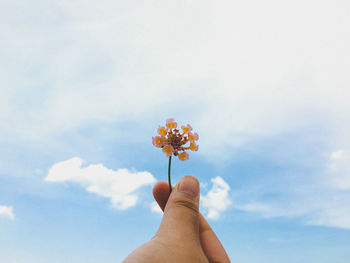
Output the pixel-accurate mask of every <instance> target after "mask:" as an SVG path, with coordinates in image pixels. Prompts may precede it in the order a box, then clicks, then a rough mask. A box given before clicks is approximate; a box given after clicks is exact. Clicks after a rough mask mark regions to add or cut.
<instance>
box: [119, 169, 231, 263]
mask: <svg viewBox="0 0 350 263" xmlns="http://www.w3.org/2000/svg"><path fill="white" fill-rule="evenodd" d="M153 195H154V198H155V199H156V201H157V203H158V205H159V206H160V208H161V209H162V210H163V211H164V216H163V219H162V222H161V224H160V227H159V229H158V231H157V233H156V235H155V236H154V237H153V238H152V239H151V240H150V241H148V242H146V243H145V244H143V245H141V246H140V247H138V248H137V249H136V250H135V251H133V252H132V253H131V254H130V255H129V256H128V257H127V258H126V259H125V260H124V261H123V262H124V263H138V262H140V263H141V262H142V263H148V262H152V263H158V262H159V263H168V262H169V263H172V262H174V263H175V262H176V263H178V262H183V263H186V262H189V263H190V262H191V263H192V262H196V263H197V262H198V263H208V262H209V263H229V262H230V259H229V258H228V256H227V254H226V252H225V249H224V248H223V247H222V245H221V243H220V241H219V240H218V238H217V237H216V235H215V233H214V231H213V230H212V229H211V227H210V226H209V224H208V223H207V221H206V220H205V219H204V217H203V216H202V215H201V214H200V213H199V208H198V207H199V183H198V181H197V179H196V178H195V177H193V176H189V175H187V176H184V177H183V178H181V180H180V181H179V182H178V183H177V184H176V185H175V186H174V188H173V190H172V193H171V195H170V193H169V185H168V184H167V183H166V182H158V183H157V184H156V185H155V186H154V188H153Z"/></svg>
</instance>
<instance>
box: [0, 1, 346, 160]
mask: <svg viewBox="0 0 350 263" xmlns="http://www.w3.org/2000/svg"><path fill="white" fill-rule="evenodd" d="M36 2H37V5H35V6H39V5H40V6H43V8H44V9H45V12H41V13H40V12H39V13H38V11H37V9H36V8H35V6H33V5H30V4H24V5H22V6H21V7H18V6H17V5H15V4H13V5H12V4H9V5H7V6H6V8H3V9H2V10H1V11H0V12H1V13H0V14H1V17H2V19H4V21H5V23H3V25H2V32H3V34H4V36H3V39H4V41H2V43H1V51H0V52H2V53H3V54H1V55H2V57H4V58H5V59H3V60H2V61H1V62H0V63H2V66H3V68H4V71H5V72H4V77H3V78H2V79H1V83H0V84H1V87H3V88H4V90H2V96H1V98H0V100H1V103H0V120H1V122H0V123H5V124H6V125H4V127H3V129H0V130H2V131H4V132H7V133H8V134H9V135H11V134H14V135H16V136H20V137H22V138H26V139H28V138H35V139H41V138H43V137H45V136H43V135H46V136H52V135H53V134H57V132H65V131H67V130H68V131H71V130H75V129H76V128H78V127H81V126H84V125H87V124H88V123H90V122H91V121H101V122H106V123H109V122H123V121H135V122H136V123H143V124H144V123H146V122H147V121H148V120H150V119H154V113H155V112H163V114H164V117H163V116H160V117H159V118H163V119H165V117H167V116H170V113H171V115H172V114H173V113H174V112H175V113H176V116H174V117H179V118H182V119H186V120H188V119H190V120H194V122H193V126H194V127H196V129H197V130H198V131H199V132H200V133H201V139H202V140H201V149H202V150H203V151H201V154H215V155H217V156H220V154H221V156H222V153H223V152H224V153H226V152H227V151H223V150H222V149H223V147H222V146H225V148H227V147H237V146H240V145H242V144H245V143H247V142H249V141H251V140H256V139H257V138H262V137H264V136H271V135H275V134H279V133H283V132H287V131H291V130H300V129H303V127H305V126H310V125H321V126H322V127H334V128H333V129H332V131H331V132H332V137H333V138H336V139H335V140H334V143H336V144H341V143H342V142H344V141H347V143H348V144H349V142H348V139H347V134H348V132H349V131H350V127H349V126H350V125H349V124H348V123H350V122H349V121H347V120H349V118H350V116H349V115H350V106H349V103H348V99H347V98H348V97H349V96H350V93H349V92H350V90H349V89H347V88H346V87H347V85H346V84H347V83H349V82H350V76H349V74H347V72H348V67H349V63H350V62H349V61H350V51H349V49H348V46H350V38H349V37H348V35H347V34H343V32H345V31H346V30H347V24H349V23H350V18H349V16H348V15H347V14H346V11H345V10H347V9H346V8H340V5H333V6H331V7H330V6H326V5H315V4H314V3H313V2H312V1H309V2H307V3H303V5H302V6H301V5H299V4H296V5H290V4H288V3H287V2H283V3H282V2H281V3H279V4H278V6H276V5H275V3H274V2H271V1H268V2H266V4H264V5H262V4H261V3H260V2H259V1H255V3H254V4H253V5H251V3H247V2H241V3H234V2H229V1H224V0H223V1H219V2H218V3H217V5H215V6H213V5H212V4H211V2H210V1H198V0H195V1H191V2H190V3H189V2H188V1H180V3H177V4H174V3H171V2H168V1H167V2H162V3H161V2H159V3H157V4H155V5H147V4H146V2H142V3H140V2H137V3H136V2H133V1H129V2H128V3H127V4H125V3H123V4H122V3H120V2H118V1H117V2H113V1H109V0H103V1H102V2H101V3H100V2H99V3H97V2H96V3H87V2H84V1H75V2H74V3H72V2H70V1H52V2H50V5H48V4H47V3H46V2H45V1H42V0H36ZM198 5H200V6H201V12H193V11H194V10H197V6H198ZM271 5H273V6H274V8H271ZM252 6H254V8H252ZM301 7H302V8H301ZM18 8H21V11H19V10H18ZM276 8H277V9H279V10H280V12H275V10H276ZM57 10H59V11H57ZM95 10H99V12H98V13H96V12H95ZM231 10H239V12H238V13H237V14H235V15H234V16H232V13H231ZM306 10H313V11H312V12H308V11H306ZM14 14H21V16H19V15H14ZM48 14H54V15H52V16H49V15H48ZM126 14H127V15H126ZM282 14H283V15H282ZM295 16H297V17H298V21H295V19H294V18H295ZM33 17H35V19H33ZM29 20H30V21H31V23H27V21H29ZM7 21H8V23H6V22H7ZM42 21H45V23H42ZM275 21H279V23H275ZM291 21H293V23H292V22H291ZM347 22H349V23H347ZM310 32H311V33H310ZM34 33H35V34H34ZM39 36H40V37H39ZM67 39H70V40H71V41H67ZM334 39H336V40H337V41H334ZM13 43H16V45H13ZM339 43H342V44H341V45H339ZM52 50H54V51H55V52H52ZM28 61H30V64H28V63H29V62H28ZM0 65H1V64H0ZM28 68H31V69H32V70H33V72H34V73H35V74H33V73H31V72H28ZM135 76H137V77H135ZM24 83H25V84H26V85H24ZM28 86H29V87H33V90H30V92H29V91H27V90H28V89H27V87H28ZM28 94H30V95H31V96H27V95H28ZM28 98H30V99H28ZM116 98H118V99H117V102H116ZM169 105H171V107H169ZM42 123H45V125H41V124H42ZM141 125H142V124H141ZM212 127H219V128H217V129H212ZM11 136H13V135H11Z"/></svg>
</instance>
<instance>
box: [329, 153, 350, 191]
mask: <svg viewBox="0 0 350 263" xmlns="http://www.w3.org/2000/svg"><path fill="white" fill-rule="evenodd" d="M328 177H329V181H330V182H331V183H332V184H333V185H334V186H335V187H337V188H339V189H342V190H350V153H349V152H347V151H345V150H338V151H334V152H332V153H331V156H330V163H329V174H328Z"/></svg>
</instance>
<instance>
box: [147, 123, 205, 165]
mask: <svg viewBox="0 0 350 263" xmlns="http://www.w3.org/2000/svg"><path fill="white" fill-rule="evenodd" d="M181 129H182V132H180V130H179V129H177V123H176V122H175V120H174V119H173V118H169V119H167V120H166V124H165V126H159V127H158V130H157V132H158V134H159V136H155V137H152V143H153V145H154V146H156V147H158V148H162V151H163V152H164V153H165V155H166V156H168V157H171V156H172V155H173V154H174V155H175V156H178V158H179V160H181V161H185V160H188V159H189V155H188V153H187V152H186V150H191V151H198V145H197V144H196V141H198V139H199V136H198V134H197V133H192V130H193V129H192V127H191V125H189V124H187V125H184V126H181ZM188 143H189V145H188Z"/></svg>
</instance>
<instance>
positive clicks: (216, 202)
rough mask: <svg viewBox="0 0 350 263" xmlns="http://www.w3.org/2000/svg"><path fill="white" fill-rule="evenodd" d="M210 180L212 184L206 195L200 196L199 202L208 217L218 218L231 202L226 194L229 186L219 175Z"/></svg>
mask: <svg viewBox="0 0 350 263" xmlns="http://www.w3.org/2000/svg"><path fill="white" fill-rule="evenodd" d="M211 182H212V184H213V186H212V188H211V189H210V190H209V192H208V193H207V194H206V195H203V196H201V204H202V206H203V208H204V210H205V211H206V214H207V217H208V218H209V219H212V220H218V219H219V218H220V215H221V213H222V212H224V211H226V210H227V208H228V206H229V205H230V204H231V200H230V199H229V196H228V193H229V191H230V186H229V185H228V184H227V183H226V182H225V181H224V179H222V178H221V177H220V176H217V177H215V178H212V179H211Z"/></svg>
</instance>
